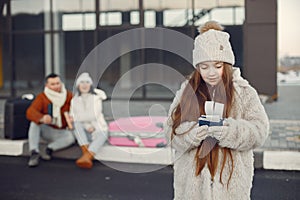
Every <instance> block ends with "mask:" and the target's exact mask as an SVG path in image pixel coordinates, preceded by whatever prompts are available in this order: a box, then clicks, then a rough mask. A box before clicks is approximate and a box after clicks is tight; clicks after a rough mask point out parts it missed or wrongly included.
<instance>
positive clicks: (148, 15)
mask: <svg viewBox="0 0 300 200" xmlns="http://www.w3.org/2000/svg"><path fill="white" fill-rule="evenodd" d="M144 15H145V27H146V28H153V27H155V26H156V16H155V11H152V10H149V11H145V13H144Z"/></svg>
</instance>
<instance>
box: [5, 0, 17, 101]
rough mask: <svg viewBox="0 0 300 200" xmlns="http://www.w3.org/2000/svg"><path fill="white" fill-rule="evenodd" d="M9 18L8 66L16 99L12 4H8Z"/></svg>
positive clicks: (12, 90) (13, 95) (11, 92)
mask: <svg viewBox="0 0 300 200" xmlns="http://www.w3.org/2000/svg"><path fill="white" fill-rule="evenodd" d="M7 17H8V40H9V41H8V48H9V59H8V66H9V67H10V69H11V78H10V85H11V88H10V95H11V96H12V97H16V86H15V82H16V66H15V62H14V38H13V31H12V17H11V2H10V1H8V2H7Z"/></svg>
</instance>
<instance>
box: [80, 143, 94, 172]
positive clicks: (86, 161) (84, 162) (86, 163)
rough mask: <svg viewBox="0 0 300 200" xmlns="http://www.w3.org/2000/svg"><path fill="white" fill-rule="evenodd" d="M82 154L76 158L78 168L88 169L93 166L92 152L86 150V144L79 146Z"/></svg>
mask: <svg viewBox="0 0 300 200" xmlns="http://www.w3.org/2000/svg"><path fill="white" fill-rule="evenodd" d="M81 151H82V156H81V157H80V158H79V159H77V160H76V165H77V166H78V167H80V168H85V169H90V168H92V167H93V159H94V153H93V152H90V151H89V150H88V145H83V146H81Z"/></svg>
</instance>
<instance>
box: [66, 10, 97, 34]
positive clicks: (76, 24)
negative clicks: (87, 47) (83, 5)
mask: <svg viewBox="0 0 300 200" xmlns="http://www.w3.org/2000/svg"><path fill="white" fill-rule="evenodd" d="M62 27H63V30H64V31H72V30H94V29H95V28H96V14H95V13H88V14H64V15H63V17H62Z"/></svg>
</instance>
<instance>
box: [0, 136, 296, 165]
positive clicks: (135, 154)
mask: <svg viewBox="0 0 300 200" xmlns="http://www.w3.org/2000/svg"><path fill="white" fill-rule="evenodd" d="M44 148H46V145H45V144H43V143H41V150H43V149H44ZM253 153H254V168H255V169H269V170H300V152H298V151H268V150H263V149H255V150H254V152H253ZM0 155H7V156H29V152H28V141H27V140H8V139H0ZM80 155H81V150H80V148H79V146H78V145H73V146H71V147H69V148H67V149H64V150H60V151H57V152H54V154H53V157H55V158H62V159H72V160H75V159H77V158H78V157H79V156H80ZM174 157H175V156H174V152H173V151H172V150H171V148H169V147H167V148H137V147H120V146H111V145H105V146H103V147H102V148H101V150H100V151H99V152H98V153H97V155H96V159H97V160H100V161H108V162H120V163H137V164H150V165H151V164H155V165H172V160H173V158H174Z"/></svg>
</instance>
